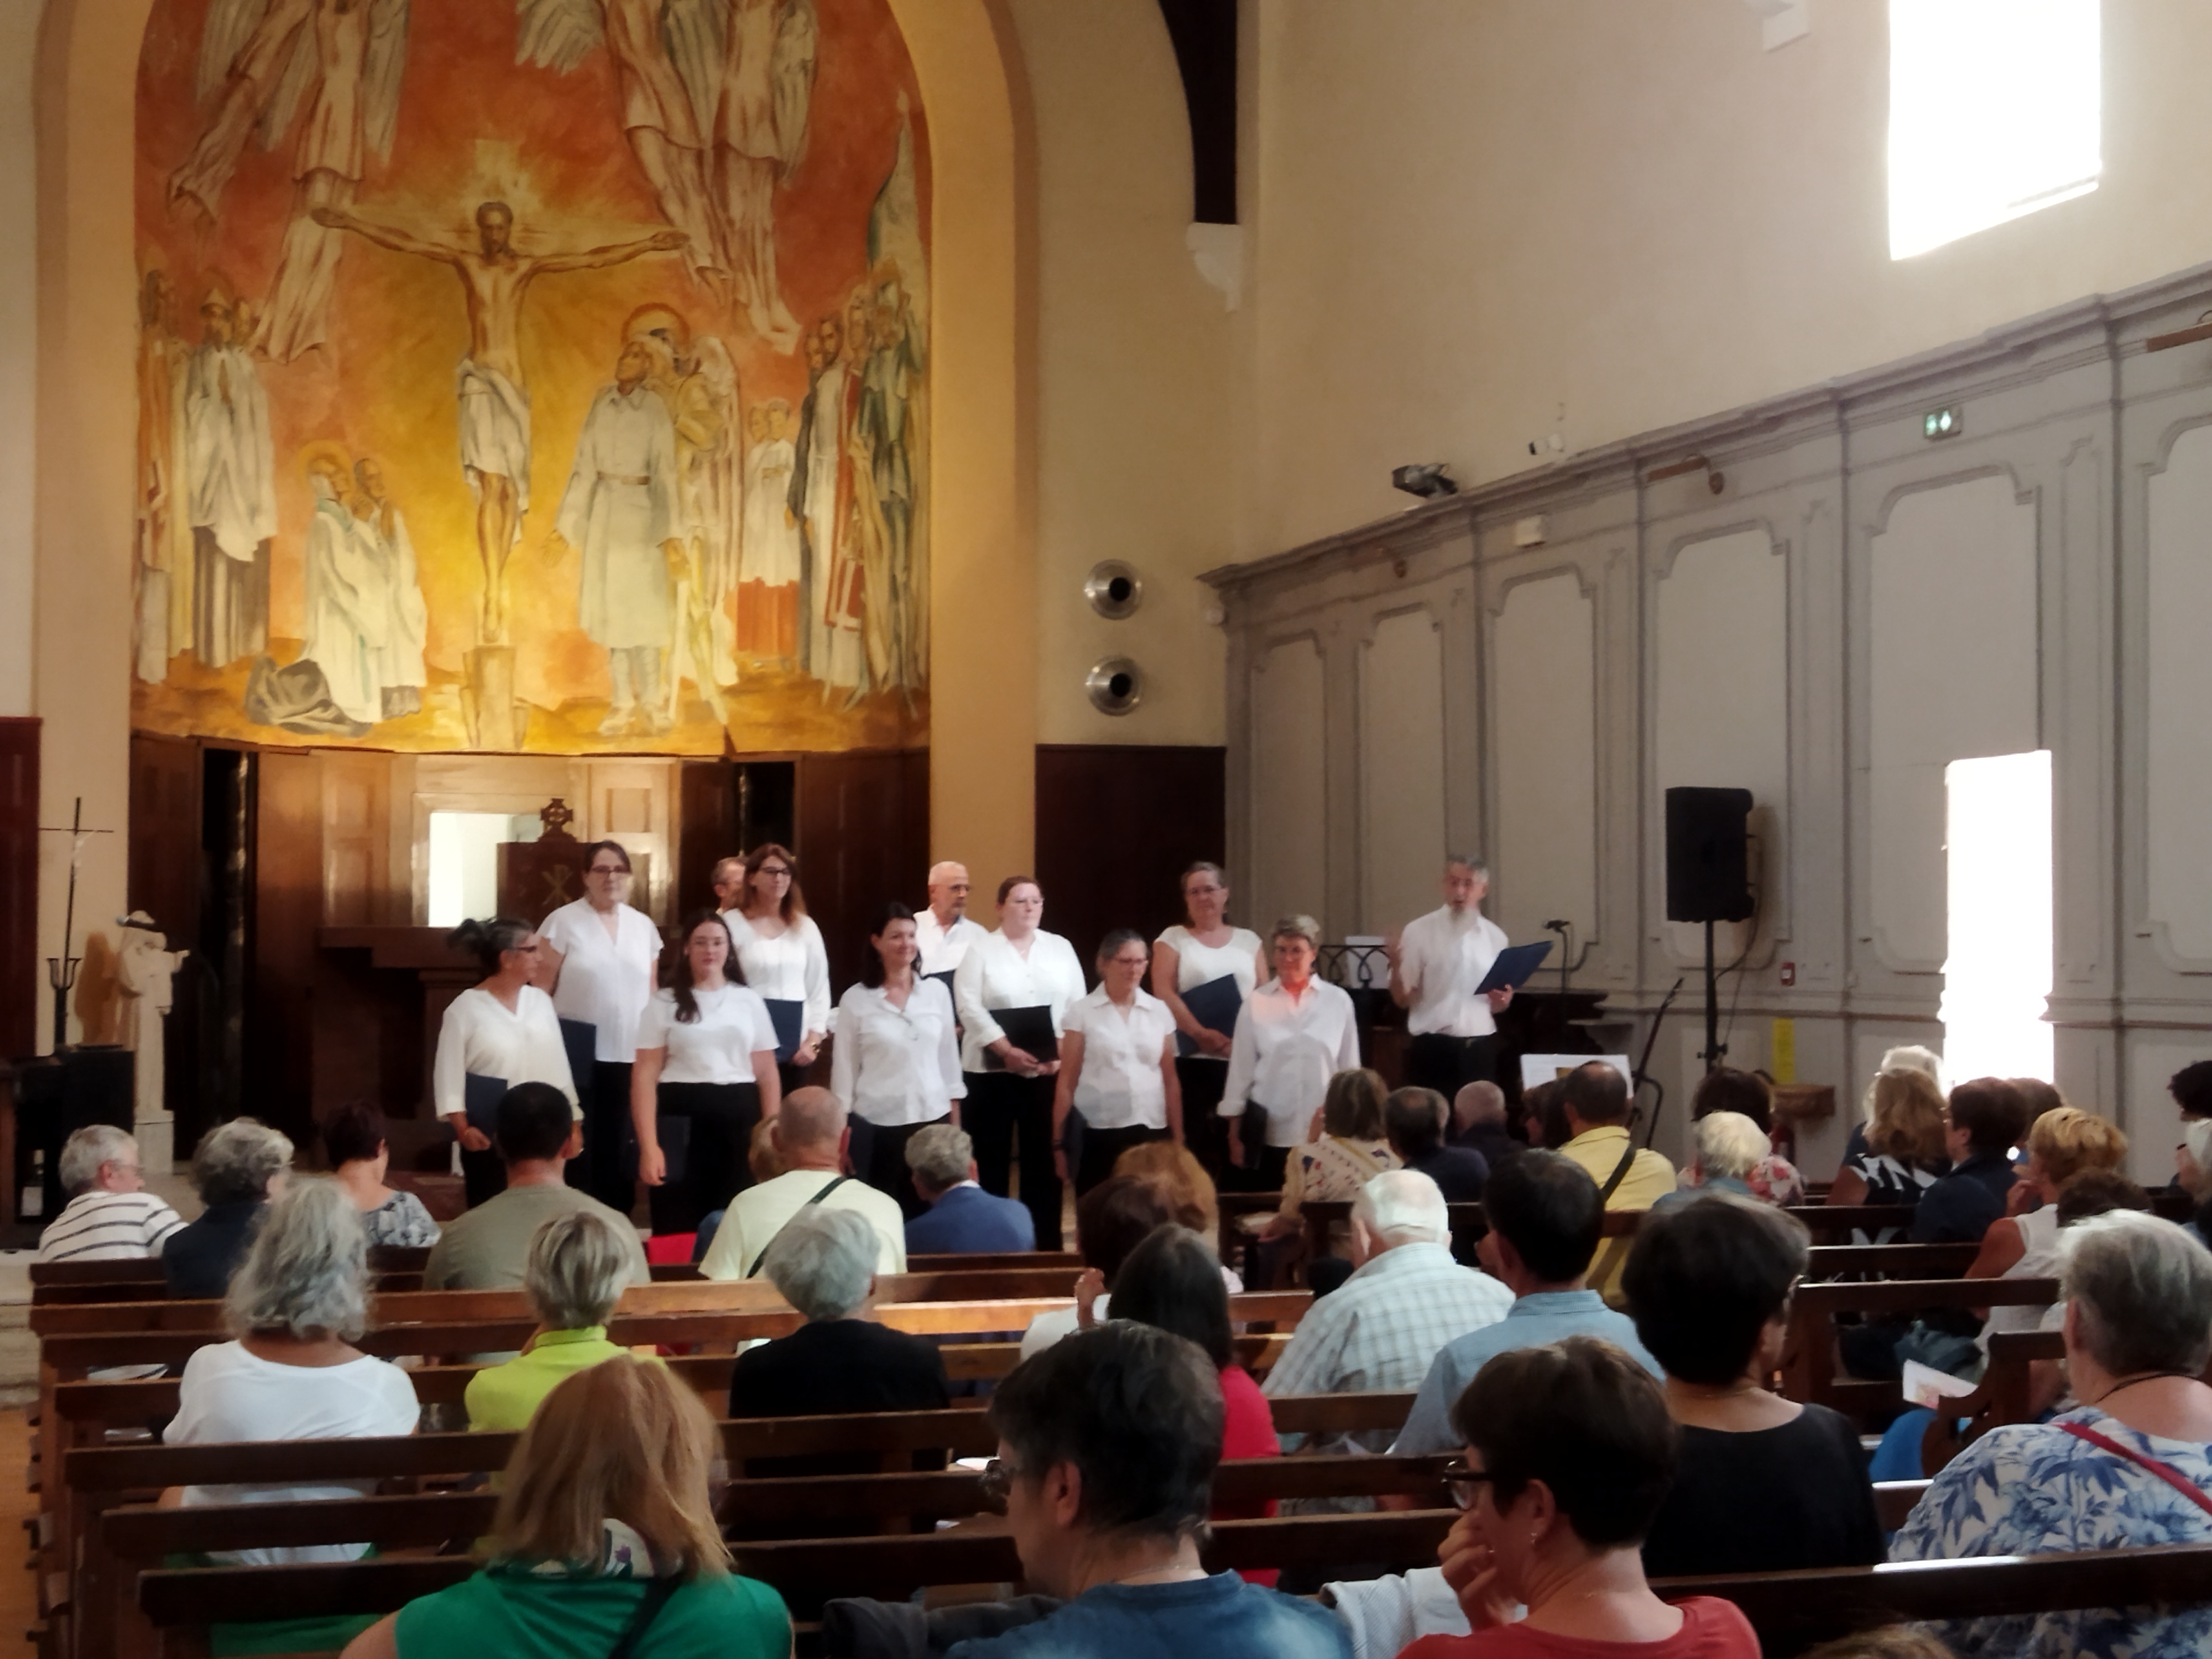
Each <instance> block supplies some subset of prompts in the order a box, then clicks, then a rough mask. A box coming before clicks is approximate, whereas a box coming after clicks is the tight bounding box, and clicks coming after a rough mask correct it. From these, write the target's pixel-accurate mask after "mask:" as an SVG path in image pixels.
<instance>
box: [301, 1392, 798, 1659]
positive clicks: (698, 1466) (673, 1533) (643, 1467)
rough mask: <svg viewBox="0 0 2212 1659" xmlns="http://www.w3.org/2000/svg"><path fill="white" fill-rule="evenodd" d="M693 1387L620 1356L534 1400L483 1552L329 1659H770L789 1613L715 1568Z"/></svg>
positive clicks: (709, 1445)
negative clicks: (478, 1566)
mask: <svg viewBox="0 0 2212 1659" xmlns="http://www.w3.org/2000/svg"><path fill="white" fill-rule="evenodd" d="M719 1449H720V1443H719V1441H718V1439H717V1437H716V1434H715V1431H714V1420H713V1419H711V1418H710V1417H708V1414H707V1408H706V1407H705V1406H703V1405H702V1404H701V1403H700V1401H699V1397H698V1396H697V1395H695V1394H693V1393H692V1392H691V1390H690V1389H687V1388H685V1387H684V1385H683V1384H682V1383H679V1382H678V1381H677V1380H676V1379H675V1378H673V1377H671V1376H670V1375H669V1374H668V1370H667V1368H666V1367H665V1366H663V1365H655V1364H648V1363H647V1362H645V1361H643V1360H641V1359H637V1358H633V1357H632V1356H630V1355H629V1354H623V1355H619V1356H617V1357H616V1358H611V1359H608V1360H605V1361H604V1362H602V1363H601V1364H597V1365H594V1366H592V1368H591V1369H590V1370H584V1371H579V1372H578V1373H576V1375H574V1376H571V1377H569V1378H568V1381H566V1382H565V1383H562V1384H561V1385H560V1386H559V1387H558V1388H556V1389H554V1390H553V1391H552V1392H551V1393H550V1394H549V1395H546V1396H545V1401H544V1404H543V1405H541V1406H540V1407H538V1414H537V1416H536V1417H534V1418H532V1419H531V1424H530V1426H529V1428H527V1429H526V1430H525V1431H523V1436H522V1440H521V1443H520V1444H519V1445H517V1446H516V1447H515V1449H514V1456H513V1460H512V1461H511V1462H509V1463H508V1464H507V1486H506V1490H505V1491H504V1492H502V1493H501V1497H500V1504H499V1518H498V1521H497V1522H496V1523H495V1529H494V1532H493V1535H492V1539H491V1543H490V1548H489V1563H488V1564H487V1565H486V1566H485V1567H484V1569H483V1571H481V1572H479V1573H477V1575H476V1577H473V1578H471V1579H470V1580H469V1581H468V1582H467V1583H462V1584H456V1585H455V1586H453V1589H445V1590H440V1591H439V1592H438V1593H437V1594H436V1595H426V1596H423V1597H422V1599H421V1600H420V1601H410V1602H409V1603H408V1604H407V1606H405V1607H402V1608H401V1609H400V1610H399V1611H398V1613H393V1614H392V1615H391V1616H390V1617H388V1618H385V1619H380V1620H378V1621H377V1622H376V1623H375V1624H374V1625H372V1626H369V1628H368V1630H366V1631H364V1632H362V1634H361V1635H360V1636H358V1637H356V1638H355V1639H354V1640H353V1642H352V1643H351V1644H349V1645H348V1646H347V1648H346V1650H345V1656H344V1659H484V1656H486V1655H488V1654H509V1653H513V1654H522V1653H526V1654H530V1655H532V1656H534V1659H609V1656H610V1655H612V1654H616V1653H617V1652H619V1653H622V1654H623V1655H625V1656H627V1659H786V1656H787V1655H788V1654H789V1653H790V1652H791V1617H790V1614H789V1613H787V1611H786V1610H785V1608H784V1605H783V1601H782V1598H781V1597H780V1596H778V1595H776V1593H775V1591H774V1590H772V1589H769V1587H768V1586H767V1585H765V1584H761V1583H755V1582H754V1581H753V1580H751V1579H750V1578H740V1577H738V1576H737V1575H736V1574H734V1573H732V1571H730V1555H729V1552H728V1550H727V1549H726V1548H725V1547H724V1546H723V1543H722V1536H721V1533H720V1530H719V1528H717V1527H716V1525H715V1522H714V1501H713V1499H712V1498H711V1497H710V1496H709V1495H708V1486H707V1480H708V1468H710V1467H711V1466H712V1464H713V1462H714V1456H715V1454H716V1453H717V1451H718V1450H719Z"/></svg>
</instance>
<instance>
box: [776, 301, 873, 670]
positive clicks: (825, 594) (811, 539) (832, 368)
mask: <svg viewBox="0 0 2212 1659" xmlns="http://www.w3.org/2000/svg"><path fill="white" fill-rule="evenodd" d="M844 339H845V328H844V325H843V324H842V322H840V321H839V320H838V319H837V318H836V316H834V315H833V316H829V317H824V318H823V319H822V320H821V321H820V322H818V323H817V324H816V325H814V327H813V328H812V329H811V331H809V332H808V334H807V337H806V367H807V370H808V374H809V383H808V386H807V388H806V400H805V402H804V403H802V404H800V405H799V432H798V436H797V438H796V439H795V441H794V449H793V458H792V475H791V495H790V506H791V511H792V513H793V516H794V517H796V518H797V519H798V520H799V559H800V563H799V653H800V655H799V665H800V666H801V667H803V668H804V669H805V671H807V672H808V673H809V674H811V675H812V676H813V677H814V678H816V679H817V680H820V681H822V682H823V685H824V687H825V688H827V689H834V688H836V687H839V686H842V687H844V688H845V689H847V690H850V689H851V688H853V687H854V686H856V685H858V684H860V631H859V629H858V628H857V627H856V626H844V625H840V623H838V621H837V620H836V614H837V607H836V599H835V598H834V596H833V594H834V590H833V586H832V578H833V576H834V575H835V574H836V570H837V568H838V565H837V556H838V550H839V546H840V537H841V534H842V530H843V526H844V514H843V513H842V512H841V511H840V507H841V506H842V499H843V497H842V491H843V487H844V476H845V475H844V466H845V392H846V386H847V384H848V381H849V380H851V378H852V375H851V371H850V370H848V368H846V365H845V356H844ZM825 695H826V690H825Z"/></svg>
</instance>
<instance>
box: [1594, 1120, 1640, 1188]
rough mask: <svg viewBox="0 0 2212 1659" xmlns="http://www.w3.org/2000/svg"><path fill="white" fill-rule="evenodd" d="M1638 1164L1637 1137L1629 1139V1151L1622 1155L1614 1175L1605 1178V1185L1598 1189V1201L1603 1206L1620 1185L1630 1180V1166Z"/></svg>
mask: <svg viewBox="0 0 2212 1659" xmlns="http://www.w3.org/2000/svg"><path fill="white" fill-rule="evenodd" d="M1635 1162H1636V1137H1635V1136H1634V1135H1631V1136H1629V1138H1628V1150H1627V1151H1626V1152H1623V1153H1622V1154H1621V1155H1620V1163H1618V1164H1614V1165H1613V1173H1612V1174H1611V1175H1609V1176H1607V1177H1606V1178H1605V1185H1604V1186H1602V1187H1601V1188H1598V1189H1597V1201H1598V1202H1599V1204H1601V1205H1602V1204H1604V1203H1605V1201H1606V1200H1607V1199H1609V1198H1611V1197H1612V1196H1613V1193H1614V1192H1615V1191H1616V1190H1617V1189H1618V1188H1620V1183H1621V1182H1624V1181H1626V1180H1627V1179H1628V1166H1629V1165H1630V1164H1633V1163H1635Z"/></svg>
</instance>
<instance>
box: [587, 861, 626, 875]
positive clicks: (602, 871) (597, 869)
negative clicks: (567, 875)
mask: <svg viewBox="0 0 2212 1659" xmlns="http://www.w3.org/2000/svg"><path fill="white" fill-rule="evenodd" d="M584 873H585V874H586V875H589V876H626V875H628V874H629V869H628V868H627V867H626V866H623V865H619V864H595V865H593V866H592V867H591V868H590V869H589V870H586V872H584Z"/></svg>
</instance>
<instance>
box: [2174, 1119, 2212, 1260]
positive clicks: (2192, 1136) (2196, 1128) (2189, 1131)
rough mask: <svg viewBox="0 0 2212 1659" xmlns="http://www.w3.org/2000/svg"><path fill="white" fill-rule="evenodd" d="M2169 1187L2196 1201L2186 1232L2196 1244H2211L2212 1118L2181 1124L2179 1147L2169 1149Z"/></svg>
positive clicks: (2187, 1121) (2190, 1120) (2189, 1120)
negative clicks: (2170, 1152) (2170, 1171)
mask: <svg viewBox="0 0 2212 1659" xmlns="http://www.w3.org/2000/svg"><path fill="white" fill-rule="evenodd" d="M2173 1184H2174V1185H2175V1186H2177V1187H2179V1188H2181V1190H2182V1191H2184V1192H2185V1193H2187V1194H2189V1196H2190V1197H2191V1198H2192V1199H2194V1200H2196V1201H2197V1213H2196V1215H2195V1216H2194V1217H2192V1218H2191V1220H2190V1221H2189V1223H2188V1228H2189V1232H2190V1235H2191V1237H2193V1238H2195V1239H2196V1240H2197V1243H2200V1244H2204V1243H2212V1231H2208V1224H2212V1118H2205V1117H2189V1118H2184V1119H2182V1121H2181V1144H2180V1145H2179V1146H2176V1147H2175V1148H2174V1149H2173Z"/></svg>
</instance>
